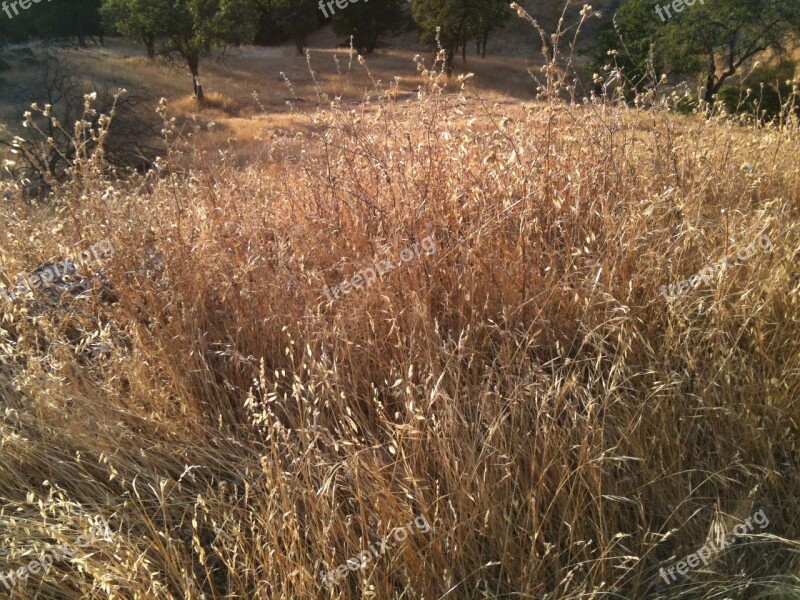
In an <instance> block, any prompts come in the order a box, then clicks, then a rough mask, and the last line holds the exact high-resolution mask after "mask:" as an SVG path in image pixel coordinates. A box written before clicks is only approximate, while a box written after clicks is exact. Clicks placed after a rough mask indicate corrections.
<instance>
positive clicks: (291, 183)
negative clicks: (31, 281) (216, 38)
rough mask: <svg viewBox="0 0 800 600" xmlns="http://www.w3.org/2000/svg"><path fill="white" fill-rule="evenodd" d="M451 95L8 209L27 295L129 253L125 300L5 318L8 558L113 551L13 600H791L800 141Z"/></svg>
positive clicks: (112, 276) (326, 119)
mask: <svg viewBox="0 0 800 600" xmlns="http://www.w3.org/2000/svg"><path fill="white" fill-rule="evenodd" d="M418 77H419V78H420V80H421V81H423V82H427V81H428V80H429V78H430V77H433V75H432V74H425V73H420V74H419V75H418ZM425 89H426V92H425V93H424V94H422V96H421V97H420V98H407V97H401V98H397V99H392V98H388V97H381V96H380V95H379V94H374V95H373V97H372V99H371V100H369V101H368V103H367V104H365V105H364V106H360V105H355V106H354V105H350V104H348V105H344V106H341V107H334V108H333V109H331V108H327V107H326V108H324V109H319V110H318V109H317V108H315V107H314V106H313V103H309V109H308V110H309V111H310V115H311V116H312V117H313V118H314V119H315V122H314V123H310V124H309V125H308V127H307V128H306V130H305V132H304V134H303V135H302V136H294V135H274V136H270V137H269V138H268V139H265V140H264V141H260V142H257V141H255V140H254V141H253V147H252V149H253V150H254V154H253V158H252V159H251V160H250V161H249V164H248V165H247V166H244V167H241V166H234V165H233V164H231V163H230V162H229V161H228V160H227V159H226V158H225V157H221V158H220V157H217V158H216V159H215V158H214V156H212V155H211V154H209V155H208V156H207V157H206V160H207V162H206V167H204V168H198V169H196V170H193V171H192V172H182V171H180V170H178V169H176V170H175V172H174V173H173V176H172V177H168V176H166V173H167V170H168V169H165V171H164V177H161V178H157V177H156V174H151V176H150V177H149V178H148V179H147V180H141V181H132V182H129V183H126V184H120V183H111V182H108V181H105V180H104V179H103V178H102V177H100V176H99V175H97V174H96V173H94V172H93V170H92V169H91V168H90V167H91V165H86V166H85V167H84V168H83V169H81V171H80V175H79V176H78V177H77V178H76V180H75V181H74V182H72V183H70V184H69V185H67V186H65V187H64V189H62V190H59V192H58V194H57V201H56V202H55V205H54V208H53V209H50V208H35V207H34V208H30V207H26V206H25V205H23V204H19V203H7V204H5V205H3V206H2V208H0V210H1V211H2V212H0V220H2V223H3V224H4V227H3V229H2V235H3V239H2V243H0V248H1V249H0V265H2V269H3V271H4V272H6V273H16V272H18V271H20V270H22V269H23V268H30V267H31V266H33V265H37V264H39V263H41V262H42V261H43V260H45V259H47V258H60V257H68V256H72V255H74V253H75V250H76V249H83V248H86V247H88V246H89V245H90V244H92V243H95V242H96V241H98V240H101V239H103V238H109V239H111V240H112V241H113V243H114V245H115V247H116V251H117V253H116V256H115V257H114V258H113V259H112V260H111V261H109V262H108V263H107V264H105V265H104V266H103V270H104V273H105V275H106V276H107V277H108V278H109V280H110V281H111V282H112V285H113V287H114V293H115V294H116V297H117V299H118V301H117V302H115V303H113V304H111V303H109V302H108V301H107V299H104V298H103V297H102V295H101V294H100V293H99V292H98V293H96V294H92V295H90V296H88V297H82V298H76V299H68V298H64V299H63V302H62V304H61V305H59V306H50V307H47V308H43V307H42V306H41V305H40V304H37V301H36V300H34V299H28V300H25V301H20V302H17V303H15V304H13V305H9V304H0V315H2V321H1V322H0V398H2V410H3V418H2V419H1V420H0V499H1V500H0V503H1V504H2V510H0V558H2V559H3V560H2V561H0V569H2V570H7V569H11V568H17V567H20V566H23V565H25V564H27V563H28V561H30V560H32V559H33V558H35V557H36V556H37V555H38V554H40V553H41V552H45V551H49V549H50V548H51V547H52V544H53V543H67V544H70V545H71V547H73V548H74V541H75V540H76V538H77V536H78V534H79V533H82V532H84V531H85V530H86V529H87V527H88V525H89V517H91V516H94V515H99V516H102V517H103V518H104V519H106V520H107V521H108V523H109V525H110V527H111V529H112V531H113V542H110V543H109V542H103V541H99V542H97V543H96V544H93V546H92V548H91V552H90V551H88V550H79V549H76V555H75V557H74V558H72V559H70V560H62V561H59V562H57V564H56V565H54V566H53V567H52V569H51V570H50V572H49V573H48V574H47V575H46V576H45V577H41V576H40V575H35V576H31V578H30V579H29V580H28V581H27V582H26V583H25V584H24V585H23V586H21V587H19V588H17V590H16V592H17V596H16V597H19V598H33V597H39V598H84V597H96V598H101V597H109V596H113V597H124V598H134V597H139V598H148V599H149V598H175V597H186V598H200V597H202V595H203V594H204V595H205V597H206V598H223V597H235V598H250V597H260V598H307V597H332V598H357V597H374V598H381V599H382V598H394V597H404V598H440V597H443V596H446V597H447V598H500V597H503V598H506V597H536V598H541V597H544V595H545V594H549V596H548V597H551V598H592V597H599V596H600V595H601V594H609V592H611V591H612V590H613V591H615V592H616V593H615V594H612V596H613V597H621V598H656V597H662V598H677V597H684V598H719V597H734V598H753V597H771V598H793V597H796V595H797V593H798V591H797V590H798V584H799V582H798V576H800V565H798V561H797V558H796V556H797V548H798V541H799V540H800V531H799V527H798V526H799V525H800V522H798V515H800V510H798V509H800V477H798V471H797V465H798V463H799V462H800V447H798V418H800V407H798V403H797V400H798V397H800V381H799V380H798V373H800V352H799V351H798V350H800V341H798V337H797V327H798V311H797V305H798V294H800V286H798V275H800V273H799V272H798V267H797V264H798V257H800V230H799V229H798V216H799V215H798V209H799V207H800V202H799V201H800V196H799V194H798V190H800V165H798V163H797V160H796V157H797V156H798V152H800V139H798V134H797V132H796V130H795V131H777V130H757V129H750V128H743V127H739V126H737V125H733V124H731V123H727V122H723V121H713V122H705V121H702V120H698V119H694V118H683V117H674V116H670V115H666V114H661V113H659V112H657V111H654V112H650V113H642V112H638V111H633V110H629V109H624V108H620V107H615V106H603V105H592V106H583V107H578V106H570V105H561V104H557V105H553V106H547V105H544V104H538V103H537V104H533V103H526V104H520V103H519V102H516V103H512V102H505V103H503V104H501V105H498V106H495V105H494V104H493V103H492V102H488V103H483V102H481V101H480V100H478V99H477V98H476V95H477V94H476V93H475V91H474V90H473V91H468V92H467V94H465V96H464V97H463V98H460V97H459V96H452V95H446V96H442V95H440V94H438V93H437V91H436V90H435V89H433V86H432V84H430V85H429V84H427V83H426V84H425ZM451 89H452V84H451ZM176 93H178V92H177V91H176ZM207 142H208V138H207V139H206V141H205V142H204V145H205V143H207ZM232 146H233V145H231V147H232ZM195 158H197V163H198V164H199V163H201V160H200V156H197V157H195ZM176 160H177V159H176ZM169 166H170V165H169V164H168V165H167V167H169ZM764 232H767V233H768V235H769V237H770V239H771V240H772V242H773V244H774V247H775V249H774V251H773V252H772V253H762V252H759V253H758V254H756V255H755V256H753V257H751V258H750V259H748V260H747V261H744V262H743V264H741V265H738V266H736V267H735V268H734V269H732V270H731V271H729V272H727V273H725V274H724V276H723V277H722V278H721V279H720V280H718V281H715V282H714V284H713V285H711V286H703V287H702V288H701V289H698V290H696V291H693V292H692V293H690V294H688V295H687V296H686V297H684V298H682V299H680V300H678V301H676V302H674V303H673V304H671V305H667V304H666V303H665V301H664V299H663V297H662V296H661V294H660V292H659V286H661V285H664V284H669V283H672V282H676V281H680V280H682V279H686V278H687V277H688V276H690V275H691V274H693V273H696V272H698V271H699V270H700V269H702V268H703V267H704V266H706V265H707V264H709V263H710V262H712V261H716V260H719V259H721V258H723V257H725V256H730V255H731V252H732V251H735V250H736V249H738V248H739V247H741V246H742V245H746V244H748V243H749V242H750V241H752V240H754V239H756V238H757V237H758V236H759V235H760V234H762V233H764ZM430 234H435V236H436V240H437V243H438V245H439V250H438V252H436V253H435V254H433V255H431V256H428V257H424V256H423V257H422V258H420V259H419V260H416V261H413V262H411V263H409V264H408V265H406V266H404V267H401V268H399V269H397V270H396V271H394V272H393V273H392V274H391V275H389V276H388V277H387V278H386V279H385V280H383V281H381V282H379V283H376V284H375V285H373V286H371V287H370V288H368V289H361V290H358V291H356V292H354V293H352V294H350V295H347V296H343V297H342V298H341V299H340V300H339V301H337V302H336V303H334V304H330V303H328V302H327V301H326V298H325V296H324V294H323V292H322V287H323V285H324V284H328V285H332V284H338V283H340V282H341V281H342V278H343V277H346V276H350V275H352V273H354V272H356V271H358V270H360V269H363V268H364V267H366V266H369V265H370V264H372V262H373V261H374V260H377V259H381V258H385V257H387V256H390V257H391V256H397V254H398V253H399V252H400V250H401V249H402V248H404V247H406V246H407V245H408V244H410V243H412V242H413V241H415V240H420V239H422V238H424V237H425V236H427V235H430ZM757 510H763V511H764V513H765V514H766V515H767V516H768V518H769V521H770V524H769V526H768V527H767V528H765V529H764V530H763V531H761V530H756V531H755V532H754V533H755V535H752V536H749V537H747V538H743V539H740V540H739V541H738V542H737V543H736V544H735V545H734V546H733V547H731V548H730V549H729V550H727V551H726V552H725V553H724V554H722V555H721V556H719V557H717V558H716V559H715V561H714V562H712V563H711V564H710V565H709V566H708V567H706V568H704V569H694V570H692V571H690V573H689V574H688V575H687V576H685V577H682V578H681V580H680V581H679V582H677V583H674V584H672V585H671V586H669V587H666V586H665V585H664V583H663V580H662V579H661V578H660V577H659V576H658V569H659V567H661V566H664V567H668V566H671V565H672V564H674V562H675V561H677V560H680V559H682V558H683V557H685V556H686V555H687V554H690V553H693V552H696V551H697V550H698V548H699V547H700V546H702V545H703V544H704V543H705V542H706V539H707V538H708V537H716V536H717V535H718V534H719V532H726V533H727V532H730V531H731V529H732V528H733V526H734V525H735V524H736V523H737V522H738V520H743V519H745V518H747V517H749V516H750V515H752V514H753V513H754V512H756V511H757ZM420 513H422V514H424V515H425V516H426V517H427V519H428V521H429V522H430V523H431V525H432V527H433V529H432V531H430V532H428V533H418V534H417V535H415V536H414V537H410V538H409V539H408V540H407V541H405V542H403V544H401V545H400V546H399V547H398V548H396V549H392V550H390V551H387V553H386V554H385V555H384V556H382V557H381V558H380V560H375V561H372V562H371V563H370V564H369V566H368V568H367V569H366V570H364V571H360V572H359V573H358V574H356V573H351V574H350V575H349V576H348V577H347V578H346V580H345V582H344V583H343V584H341V585H338V586H337V587H335V588H334V589H333V590H331V591H330V592H327V591H324V590H321V588H320V584H319V581H318V577H317V576H318V573H319V571H320V570H322V569H325V570H329V569H334V568H335V567H336V566H337V565H339V564H341V563H344V561H345V560H346V559H348V558H351V557H354V556H355V555H357V554H358V553H359V552H361V551H362V550H363V549H365V548H366V547H368V545H370V544H375V543H377V542H378V540H380V539H383V538H384V537H385V536H386V535H387V534H388V533H389V530H390V529H391V528H392V527H397V526H402V525H403V524H405V523H407V522H408V521H409V520H410V519H412V518H413V517H415V516H416V515H418V514H420ZM36 594H38V596H36Z"/></svg>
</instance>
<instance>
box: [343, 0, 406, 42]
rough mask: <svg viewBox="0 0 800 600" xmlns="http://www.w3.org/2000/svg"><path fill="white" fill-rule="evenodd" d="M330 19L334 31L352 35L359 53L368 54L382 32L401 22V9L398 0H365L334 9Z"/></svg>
mask: <svg viewBox="0 0 800 600" xmlns="http://www.w3.org/2000/svg"><path fill="white" fill-rule="evenodd" d="M332 21H333V30H334V31H335V32H336V33H338V34H340V35H347V36H351V35H352V36H353V46H354V47H355V49H356V51H357V52H358V53H359V54H362V55H363V54H370V53H372V51H373V50H375V44H376V43H377V42H378V37H379V36H380V35H381V34H382V33H384V32H385V31H388V30H391V29H393V28H396V27H397V26H399V25H400V24H401V23H402V21H403V10H402V7H401V1H400V0H374V1H373V2H367V1H366V0H365V1H363V2H357V3H355V4H349V5H348V6H347V7H346V8H345V9H343V10H338V11H336V12H335V13H334V14H333V17H332Z"/></svg>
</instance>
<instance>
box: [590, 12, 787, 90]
mask: <svg viewBox="0 0 800 600" xmlns="http://www.w3.org/2000/svg"><path fill="white" fill-rule="evenodd" d="M798 31H800V9H799V8H798V4H797V0H713V1H712V0H709V1H703V0H693V1H691V2H689V1H685V0H675V1H674V2H672V3H666V2H663V0H630V1H629V2H627V3H626V4H624V5H623V6H622V7H621V8H620V9H619V12H618V13H617V16H616V18H615V20H614V27H613V29H612V30H609V31H608V32H606V35H605V36H604V37H603V38H602V43H601V50H602V53H603V54H605V53H606V52H607V51H608V50H611V51H613V52H615V54H616V56H617V58H618V64H619V65H621V66H622V67H623V68H624V69H625V70H626V74H627V75H628V77H629V79H630V80H632V81H633V82H634V84H635V85H639V84H640V83H641V82H643V80H644V79H645V78H646V75H647V74H652V75H654V76H655V77H660V76H661V75H662V74H673V73H674V74H679V75H702V76H703V79H704V93H703V96H704V100H705V101H706V102H708V103H709V104H712V103H713V102H714V100H715V97H716V95H717V93H718V92H719V91H720V88H721V87H722V86H723V84H724V83H725V82H726V81H727V80H728V78H730V77H731V76H733V75H735V74H736V73H737V72H739V70H740V69H741V68H742V67H743V66H744V65H745V64H747V63H748V61H750V60H751V59H753V58H755V57H757V56H758V55H760V54H762V53H764V52H766V51H769V50H771V51H775V52H777V53H779V54H781V53H784V52H785V50H786V44H787V42H788V41H789V39H790V37H791V35H792V34H793V33H797V32H798Z"/></svg>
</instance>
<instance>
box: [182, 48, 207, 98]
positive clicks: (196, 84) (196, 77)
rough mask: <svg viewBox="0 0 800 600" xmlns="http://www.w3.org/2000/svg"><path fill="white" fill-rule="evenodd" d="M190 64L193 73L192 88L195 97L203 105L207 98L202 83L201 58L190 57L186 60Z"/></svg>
mask: <svg viewBox="0 0 800 600" xmlns="http://www.w3.org/2000/svg"><path fill="white" fill-rule="evenodd" d="M186 62H187V63H188V64H189V70H190V71H191V72H192V88H193V90H194V97H195V98H197V101H198V102H199V103H200V104H202V103H203V102H204V101H205V99H206V97H205V94H203V84H202V83H200V57H199V56H190V57H188V58H187V59H186Z"/></svg>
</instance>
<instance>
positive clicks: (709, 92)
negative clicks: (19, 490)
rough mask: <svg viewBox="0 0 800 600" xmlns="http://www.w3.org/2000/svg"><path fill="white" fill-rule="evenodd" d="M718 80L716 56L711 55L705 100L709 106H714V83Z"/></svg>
mask: <svg viewBox="0 0 800 600" xmlns="http://www.w3.org/2000/svg"><path fill="white" fill-rule="evenodd" d="M716 78H717V65H716V63H715V62H714V55H713V54H711V55H709V59H708V72H707V73H706V91H705V96H704V99H705V101H706V102H707V103H708V105H709V106H714V83H715V81H716Z"/></svg>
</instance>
